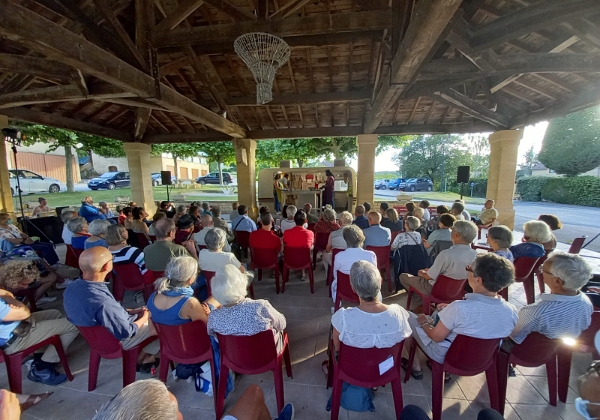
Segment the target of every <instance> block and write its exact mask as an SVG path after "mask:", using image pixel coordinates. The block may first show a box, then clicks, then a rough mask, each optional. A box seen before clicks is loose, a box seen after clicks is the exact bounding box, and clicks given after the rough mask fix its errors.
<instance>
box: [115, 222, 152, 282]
mask: <svg viewBox="0 0 600 420" xmlns="http://www.w3.org/2000/svg"><path fill="white" fill-rule="evenodd" d="M128 238H129V232H127V229H125V227H123V226H121V225H110V226H109V227H108V229H107V231H106V244H107V245H108V250H109V251H110V253H111V254H112V255H113V264H114V265H119V264H135V265H137V266H138V268H139V269H140V274H141V275H142V276H143V277H144V283H145V284H150V283H153V282H154V275H153V274H152V272H151V271H150V270H148V269H147V268H146V261H145V260H144V257H145V255H144V252H143V251H142V250H141V249H139V248H136V247H134V246H130V245H128V244H127V239H128Z"/></svg>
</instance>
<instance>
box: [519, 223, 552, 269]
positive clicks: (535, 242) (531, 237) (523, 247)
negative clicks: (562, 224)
mask: <svg viewBox="0 0 600 420" xmlns="http://www.w3.org/2000/svg"><path fill="white" fill-rule="evenodd" d="M550 240H552V232H551V231H550V228H549V227H548V225H547V224H546V223H544V222H540V221H538V220H530V221H529V222H525V224H524V225H523V243H520V244H518V245H513V246H511V247H510V252H512V254H513V257H514V259H515V260H516V259H517V258H519V257H530V258H540V257H543V256H544V255H546V251H545V250H544V244H545V243H546V242H549V241H550Z"/></svg>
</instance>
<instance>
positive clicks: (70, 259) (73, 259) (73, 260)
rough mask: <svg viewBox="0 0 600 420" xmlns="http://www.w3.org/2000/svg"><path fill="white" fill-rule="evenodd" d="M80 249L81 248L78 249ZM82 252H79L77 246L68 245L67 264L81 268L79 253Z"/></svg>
mask: <svg viewBox="0 0 600 420" xmlns="http://www.w3.org/2000/svg"><path fill="white" fill-rule="evenodd" d="M77 251H79V250H77ZM80 254H81V252H79V253H77V252H76V251H75V248H73V247H72V246H71V245H67V253H66V255H65V265H68V266H69V267H73V268H76V269H78V270H79V255H80Z"/></svg>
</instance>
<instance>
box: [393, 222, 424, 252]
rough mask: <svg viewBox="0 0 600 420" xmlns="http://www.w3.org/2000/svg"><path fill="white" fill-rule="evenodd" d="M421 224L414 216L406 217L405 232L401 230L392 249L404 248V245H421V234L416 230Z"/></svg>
mask: <svg viewBox="0 0 600 420" xmlns="http://www.w3.org/2000/svg"><path fill="white" fill-rule="evenodd" d="M419 226H421V222H420V221H419V219H417V218H416V217H414V216H407V217H405V218H404V232H400V233H399V234H398V235H396V237H395V238H394V242H392V251H393V250H396V249H398V248H402V247H403V246H404V245H419V244H420V243H421V242H422V239H421V234H420V233H419V232H415V231H416V230H417V228H418V227H419Z"/></svg>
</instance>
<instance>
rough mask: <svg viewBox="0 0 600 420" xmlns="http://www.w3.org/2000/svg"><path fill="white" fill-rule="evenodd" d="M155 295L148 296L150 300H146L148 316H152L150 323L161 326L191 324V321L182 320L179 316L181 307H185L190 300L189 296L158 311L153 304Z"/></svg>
mask: <svg viewBox="0 0 600 420" xmlns="http://www.w3.org/2000/svg"><path fill="white" fill-rule="evenodd" d="M156 294H157V293H156V292H154V293H152V295H150V299H148V304H147V306H148V310H149V311H150V315H152V321H154V322H158V323H159V324H163V325H182V324H187V323H188V322H192V320H191V319H184V318H182V317H181V315H180V313H181V310H182V309H183V305H185V304H186V303H187V301H188V300H189V299H190V298H189V296H183V297H182V298H181V299H179V300H178V301H177V303H175V305H173V306H171V307H170V308H168V309H158V308H157V307H156V305H155V304H154V299H155V298H156Z"/></svg>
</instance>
